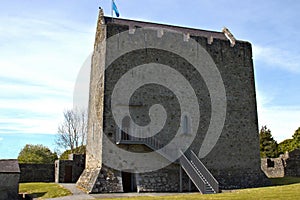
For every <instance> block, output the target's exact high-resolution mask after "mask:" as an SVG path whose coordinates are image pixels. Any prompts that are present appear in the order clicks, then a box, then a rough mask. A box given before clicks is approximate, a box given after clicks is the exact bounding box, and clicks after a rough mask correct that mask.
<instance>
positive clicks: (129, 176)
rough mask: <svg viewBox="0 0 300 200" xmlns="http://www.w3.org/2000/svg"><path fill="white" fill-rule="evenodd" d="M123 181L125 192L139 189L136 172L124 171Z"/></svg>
mask: <svg viewBox="0 0 300 200" xmlns="http://www.w3.org/2000/svg"><path fill="white" fill-rule="evenodd" d="M122 183H123V191H124V192H136V191H137V186H136V178H135V174H133V173H129V172H122Z"/></svg>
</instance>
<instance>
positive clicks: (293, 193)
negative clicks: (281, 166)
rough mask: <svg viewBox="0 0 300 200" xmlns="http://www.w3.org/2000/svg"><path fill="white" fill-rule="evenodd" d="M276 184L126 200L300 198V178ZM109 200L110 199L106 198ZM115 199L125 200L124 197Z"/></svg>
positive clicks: (274, 180) (279, 179) (292, 178)
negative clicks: (213, 192)
mask: <svg viewBox="0 0 300 200" xmlns="http://www.w3.org/2000/svg"><path fill="white" fill-rule="evenodd" d="M271 181H272V183H273V184H274V185H275V186H272V187H262V188H252V189H242V190H234V191H232V192H225V193H219V194H207V195H202V194H178V195H174V196H162V197H147V196H140V197H130V198H126V200H153V199H159V200H176V199H183V200H196V199H197V200H198V199H199V200H201V199H203V200H204V199H208V200H218V199H221V200H231V199H255V200H256V199H284V200H289V199H292V200H294V199H300V178H296V177H284V178H275V179H271ZM106 200H109V199H106ZM113 200H124V198H119V199H116V198H114V199H113Z"/></svg>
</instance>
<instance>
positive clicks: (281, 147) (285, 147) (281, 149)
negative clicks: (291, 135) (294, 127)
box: [278, 139, 295, 154]
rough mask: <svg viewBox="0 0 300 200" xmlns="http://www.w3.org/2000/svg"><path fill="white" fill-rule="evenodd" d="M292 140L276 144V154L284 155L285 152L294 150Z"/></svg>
mask: <svg viewBox="0 0 300 200" xmlns="http://www.w3.org/2000/svg"><path fill="white" fill-rule="evenodd" d="M294 146H295V145H294V140H293V139H286V140H284V141H282V142H280V143H279V144H278V153H279V154H284V153H285V152H291V151H293V150H294Z"/></svg>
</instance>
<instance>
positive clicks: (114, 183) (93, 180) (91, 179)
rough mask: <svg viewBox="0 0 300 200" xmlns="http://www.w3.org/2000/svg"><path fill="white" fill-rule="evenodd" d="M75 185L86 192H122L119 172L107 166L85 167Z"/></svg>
mask: <svg viewBox="0 0 300 200" xmlns="http://www.w3.org/2000/svg"><path fill="white" fill-rule="evenodd" d="M76 185H77V186H78V187H81V188H83V189H84V190H85V191H86V192H87V193H111V192H123V187H122V178H121V173H120V172H118V171H116V170H112V169H109V168H107V167H102V168H96V169H85V170H84V171H83V173H82V174H81V176H80V178H79V179H78V181H77V183H76Z"/></svg>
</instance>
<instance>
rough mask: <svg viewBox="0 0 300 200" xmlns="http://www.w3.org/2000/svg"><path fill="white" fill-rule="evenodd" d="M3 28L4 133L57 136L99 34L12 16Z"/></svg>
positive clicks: (61, 23) (56, 22)
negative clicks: (53, 134) (76, 83)
mask: <svg viewBox="0 0 300 200" xmlns="http://www.w3.org/2000/svg"><path fill="white" fill-rule="evenodd" d="M0 24H1V27H0V36H1V37H0V44H1V45H0V52H1V55H0V60H1V61H0V66H2V67H1V77H0V78H3V79H2V80H0V81H1V85H0V90H1V94H0V97H1V98H0V112H3V113H6V114H7V115H6V116H3V117H2V118H1V119H0V123H1V130H2V131H3V132H13V131H16V132H20V133H25V134H26V133H30V134H32V133H56V129H57V126H58V124H59V123H60V122H61V120H62V118H63V115H62V112H63V111H64V110H65V109H71V108H72V97H73V96H72V95H73V90H74V85H75V80H76V76H77V73H78V71H79V69H80V67H81V65H82V64H83V63H84V60H85V59H86V57H87V56H88V55H89V53H90V52H91V51H92V49H93V40H94V30H92V28H91V27H87V26H86V25H84V24H77V23H74V22H69V21H64V20H60V19H49V20H48V19H46V20H45V19H43V20H41V19H36V18H26V17H13V18H11V17H10V18H1V19H0ZM82 30H84V31H82ZM86 30H87V31H86ZM25 115H26V116H25Z"/></svg>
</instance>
